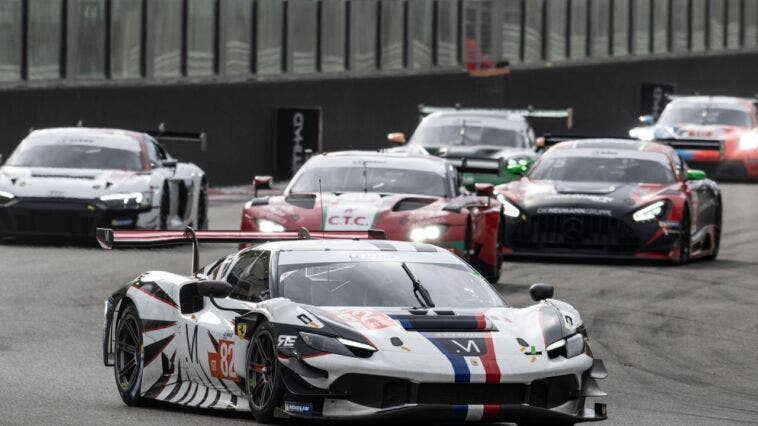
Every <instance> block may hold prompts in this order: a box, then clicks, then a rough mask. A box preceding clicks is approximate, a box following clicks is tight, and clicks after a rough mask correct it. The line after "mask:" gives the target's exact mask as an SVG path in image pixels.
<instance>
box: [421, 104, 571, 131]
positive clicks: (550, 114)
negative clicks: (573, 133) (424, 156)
mask: <svg viewBox="0 0 758 426" xmlns="http://www.w3.org/2000/svg"><path fill="white" fill-rule="evenodd" d="M418 111H419V113H420V114H421V116H422V117H424V116H427V115H429V114H431V113H433V112H452V111H465V112H474V113H476V112H483V113H500V114H503V115H510V114H515V115H520V116H522V117H525V118H564V119H566V128H567V129H570V128H572V127H574V108H565V109H545V108H534V107H533V106H531V105H530V106H528V107H526V108H463V107H461V105H460V104H456V105H455V106H452V107H436V106H427V105H424V104H421V105H419V107H418Z"/></svg>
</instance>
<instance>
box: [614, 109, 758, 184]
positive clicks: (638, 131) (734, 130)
mask: <svg viewBox="0 0 758 426" xmlns="http://www.w3.org/2000/svg"><path fill="white" fill-rule="evenodd" d="M755 102H756V100H755V99H746V98H734V97H728V96H682V97H675V98H674V99H673V100H672V101H671V102H669V104H668V105H666V108H665V109H664V110H663V113H661V117H660V118H659V119H658V122H657V123H654V122H653V118H652V117H651V116H643V117H640V121H641V122H642V123H644V124H645V126H644V127H636V128H634V129H632V130H630V131H629V136H631V137H633V138H636V139H642V140H674V141H676V140H680V139H692V138H697V139H711V140H715V141H719V142H720V143H721V145H722V146H721V149H720V150H703V149H677V152H678V153H679V155H680V156H681V157H682V158H683V159H684V160H685V161H686V162H687V163H688V164H689V165H690V166H691V167H695V168H698V169H702V170H705V171H706V172H707V173H709V174H710V175H712V176H713V177H715V178H716V179H719V180H758V111H757V110H756V104H755Z"/></svg>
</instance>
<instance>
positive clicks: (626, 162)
mask: <svg viewBox="0 0 758 426" xmlns="http://www.w3.org/2000/svg"><path fill="white" fill-rule="evenodd" d="M496 192H497V197H498V199H499V200H500V202H501V203H502V204H503V217H504V224H505V235H504V239H503V253H504V254H506V255H509V256H538V257H542V256H551V257H556V256H557V257H570V258H578V257H603V258H643V259H653V260H656V259H657V260H668V261H673V262H676V263H687V262H688V261H689V260H690V259H694V258H707V259H714V258H716V256H717V254H718V250H719V243H720V240H721V217H722V205H721V192H720V190H719V187H718V185H717V184H716V183H715V182H713V181H712V180H710V179H706V177H705V173H704V172H703V171H701V170H694V169H689V168H688V167H687V165H686V164H685V163H684V162H682V161H681V160H680V158H679V156H678V155H677V154H676V151H675V150H674V149H673V148H672V147H669V146H666V145H663V144H659V143H655V142H642V141H636V140H622V139H608V138H605V139H587V140H573V141H566V142H561V143H558V144H557V145H555V146H554V147H552V148H550V149H549V150H547V151H546V152H545V153H544V154H543V155H542V156H541V157H540V159H539V160H537V162H536V163H535V164H534V166H533V167H532V169H531V170H529V173H527V174H526V176H524V177H523V178H522V179H521V180H518V181H514V182H511V183H509V184H505V185H500V186H498V187H497V188H496Z"/></svg>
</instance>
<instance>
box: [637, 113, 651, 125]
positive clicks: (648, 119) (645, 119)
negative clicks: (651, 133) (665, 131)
mask: <svg viewBox="0 0 758 426" xmlns="http://www.w3.org/2000/svg"><path fill="white" fill-rule="evenodd" d="M639 120H640V123H642V124H644V125H645V126H652V125H653V124H655V117H653V116H652V115H641V116H640V118H639Z"/></svg>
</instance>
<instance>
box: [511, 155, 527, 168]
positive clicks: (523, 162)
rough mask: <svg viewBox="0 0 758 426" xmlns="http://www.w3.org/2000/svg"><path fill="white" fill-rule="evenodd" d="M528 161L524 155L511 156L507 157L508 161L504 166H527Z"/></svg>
mask: <svg viewBox="0 0 758 426" xmlns="http://www.w3.org/2000/svg"><path fill="white" fill-rule="evenodd" d="M529 161H530V159H529V158H526V157H513V158H509V159H508V161H507V162H506V167H511V166H517V165H518V166H528V165H529Z"/></svg>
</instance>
